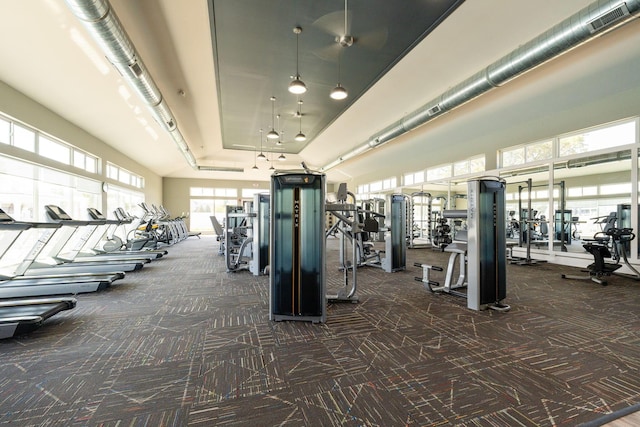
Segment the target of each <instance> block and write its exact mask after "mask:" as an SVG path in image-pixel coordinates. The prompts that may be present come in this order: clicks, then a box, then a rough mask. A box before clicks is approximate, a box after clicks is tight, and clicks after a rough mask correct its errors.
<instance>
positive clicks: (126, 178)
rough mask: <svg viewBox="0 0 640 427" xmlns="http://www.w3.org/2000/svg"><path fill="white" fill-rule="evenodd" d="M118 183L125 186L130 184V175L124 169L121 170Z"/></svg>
mask: <svg viewBox="0 0 640 427" xmlns="http://www.w3.org/2000/svg"><path fill="white" fill-rule="evenodd" d="M118 181H120V182H121V183H123V184H130V174H129V172H127V171H126V170H124V169H120V174H119V175H118Z"/></svg>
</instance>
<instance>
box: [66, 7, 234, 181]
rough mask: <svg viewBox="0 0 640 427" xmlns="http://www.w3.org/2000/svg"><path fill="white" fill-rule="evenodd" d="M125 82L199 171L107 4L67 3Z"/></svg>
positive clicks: (158, 93)
mask: <svg viewBox="0 0 640 427" xmlns="http://www.w3.org/2000/svg"><path fill="white" fill-rule="evenodd" d="M65 1H66V3H67V5H68V7H69V10H71V12H72V13H73V14H74V15H75V16H76V17H77V18H78V19H79V20H80V22H81V23H82V24H83V25H84V27H85V28H86V29H87V31H88V32H89V34H90V35H91V37H93V39H94V40H95V41H96V43H98V45H99V46H100V48H101V49H102V51H103V52H104V54H105V56H106V57H107V59H108V60H109V62H111V63H112V64H113V66H114V67H115V68H116V69H117V70H118V72H119V73H120V75H121V76H122V78H123V79H124V80H125V81H126V82H127V83H128V84H129V86H130V87H131V88H132V89H133V90H134V91H135V92H136V93H137V94H138V96H139V97H140V99H142V100H143V101H144V103H145V104H147V107H148V108H149V110H150V111H151V114H152V115H153V117H154V119H155V120H156V121H157V122H158V124H160V126H161V127H162V128H163V129H164V130H165V131H167V132H169V135H170V136H171V137H172V139H173V141H174V142H175V143H176V145H177V146H178V149H179V150H180V152H181V153H182V154H183V155H184V157H185V159H186V160H187V162H188V163H189V165H190V166H191V167H192V168H194V169H196V170H200V169H199V168H198V166H197V164H196V160H195V157H194V156H193V153H192V152H191V150H190V149H189V146H188V144H187V143H186V141H185V139H184V137H183V136H182V133H181V132H180V130H179V129H178V126H177V123H176V119H175V117H174V116H173V114H172V113H171V110H170V109H169V106H168V105H167V103H166V102H165V100H164V99H163V97H162V93H161V92H160V89H158V87H157V86H156V84H155V82H154V81H153V78H152V77H151V75H150V74H149V72H148V71H147V68H146V67H145V65H144V63H143V62H142V59H141V58H140V55H138V53H137V52H136V49H135V47H134V45H133V43H132V42H131V40H130V39H129V36H128V35H127V33H126V32H125V30H124V28H123V27H122V24H121V23H120V20H119V19H118V16H117V15H116V14H115V12H114V11H113V9H112V8H111V5H110V4H109V2H108V0H65ZM242 171H243V170H241V172H242Z"/></svg>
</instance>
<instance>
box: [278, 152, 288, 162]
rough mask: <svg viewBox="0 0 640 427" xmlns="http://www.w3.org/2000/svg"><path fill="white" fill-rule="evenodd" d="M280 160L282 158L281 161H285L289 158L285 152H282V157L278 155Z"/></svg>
mask: <svg viewBox="0 0 640 427" xmlns="http://www.w3.org/2000/svg"><path fill="white" fill-rule="evenodd" d="M278 160H280V161H281V162H284V161H285V160H287V158H286V156H285V155H284V153H283V154H280V157H278Z"/></svg>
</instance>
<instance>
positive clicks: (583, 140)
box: [558, 120, 636, 157]
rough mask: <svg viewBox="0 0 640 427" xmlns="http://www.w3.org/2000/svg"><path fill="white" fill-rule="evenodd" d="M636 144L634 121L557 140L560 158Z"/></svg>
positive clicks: (602, 127) (598, 128)
mask: <svg viewBox="0 0 640 427" xmlns="http://www.w3.org/2000/svg"><path fill="white" fill-rule="evenodd" d="M635 142H636V121H635V120H633V121H625V122H620V123H616V124H613V125H607V126H601V127H597V128H594V129H591V130H589V131H586V132H580V133H575V134H572V135H569V136H563V137H561V138H559V139H558V154H559V155H560V157H564V156H570V155H573V154H580V153H588V152H591V151H598V150H605V149H608V148H613V147H620V146H622V145H628V144H634V143H635Z"/></svg>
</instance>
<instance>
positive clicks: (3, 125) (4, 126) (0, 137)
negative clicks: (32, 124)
mask: <svg viewBox="0 0 640 427" xmlns="http://www.w3.org/2000/svg"><path fill="white" fill-rule="evenodd" d="M10 137H11V123H10V122H8V121H7V120H4V119H0V144H10V143H11V140H10V139H9V138H10Z"/></svg>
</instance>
